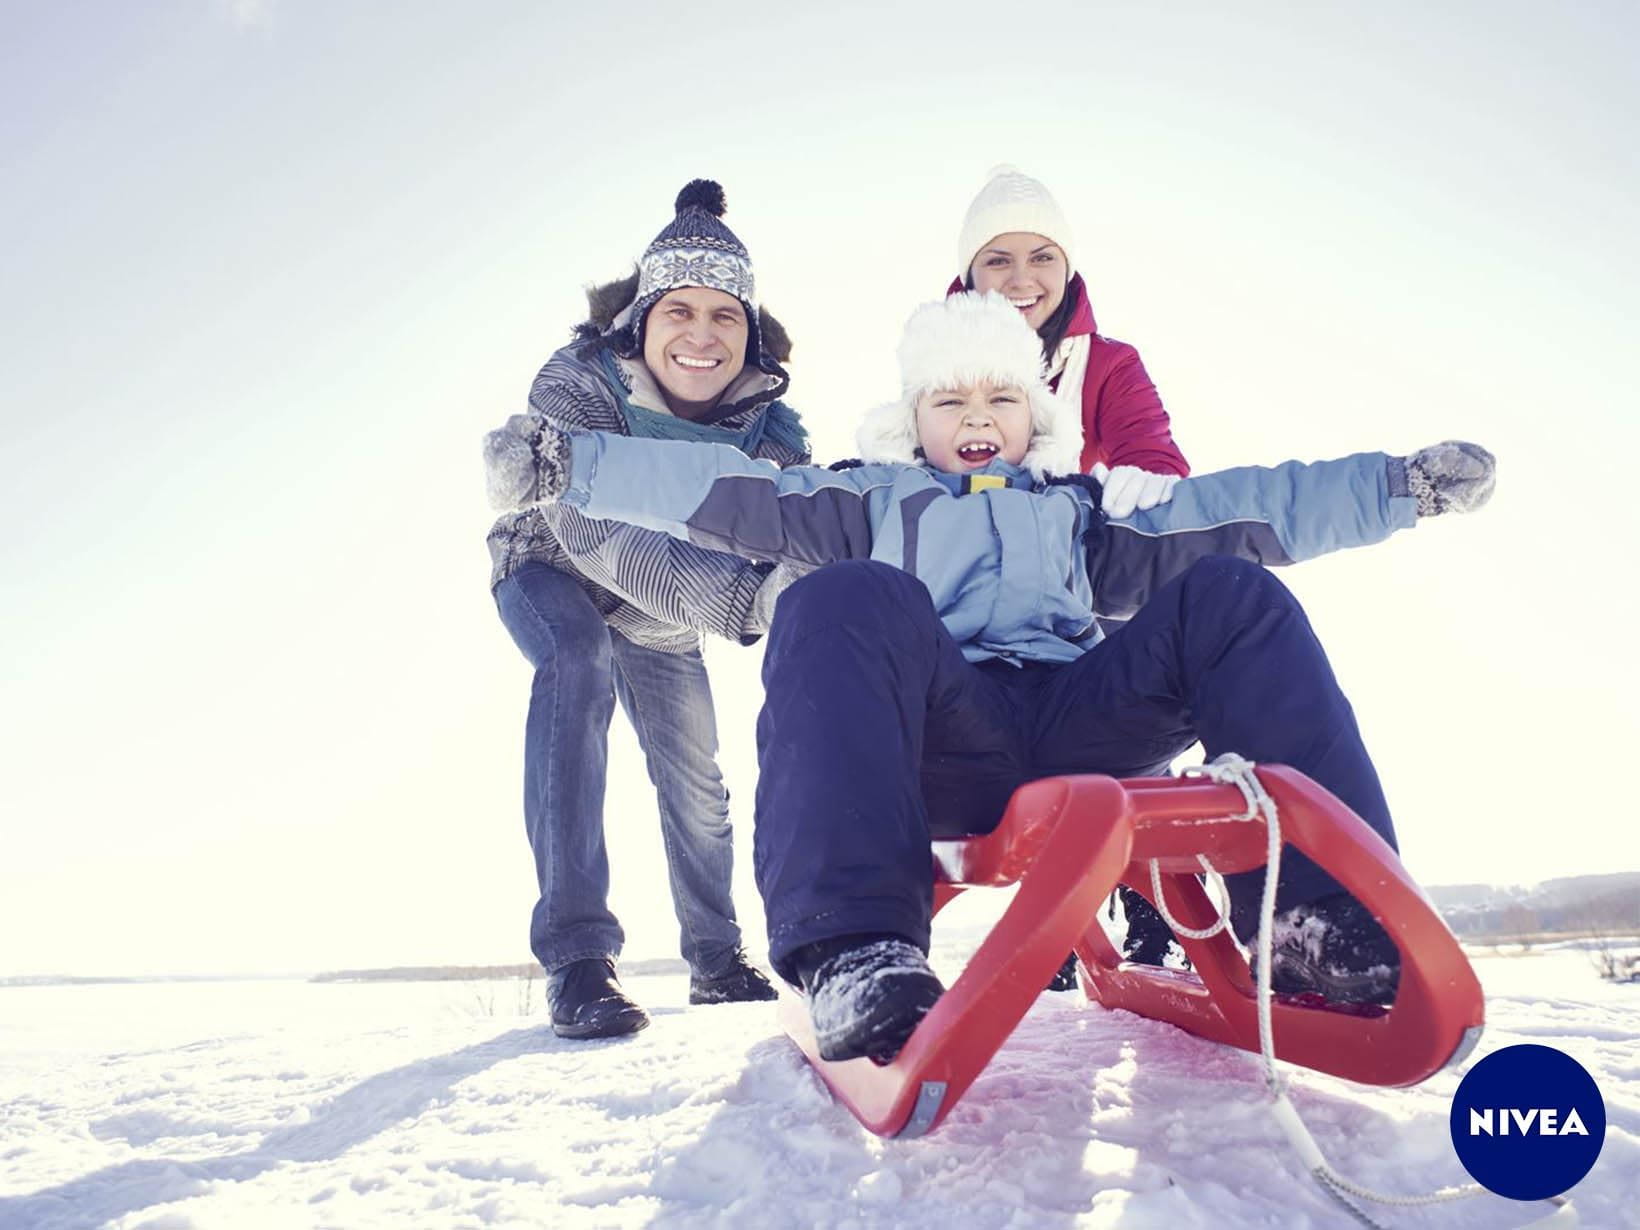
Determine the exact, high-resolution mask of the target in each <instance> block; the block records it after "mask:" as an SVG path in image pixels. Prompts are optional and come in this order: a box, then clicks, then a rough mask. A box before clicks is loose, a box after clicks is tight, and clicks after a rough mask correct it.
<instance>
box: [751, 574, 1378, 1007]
mask: <svg viewBox="0 0 1640 1230" xmlns="http://www.w3.org/2000/svg"><path fill="white" fill-rule="evenodd" d="M763 683H764V689H765V699H764V705H763V711H762V714H761V715H760V716H759V718H758V726H757V743H758V761H759V773H758V783H757V815H756V833H755V838H754V842H753V846H754V857H755V862H756V871H757V885H758V890H759V891H760V892H761V893H762V895H763V903H764V907H765V911H766V916H767V919H768V926H769V945H770V957H771V960H772V962H773V964H774V966H775V968H776V969H777V970H779V971H780V972H781V973H782V974H783V975H786V976H788V977H789V974H790V969H789V965H788V963H787V958H788V957H789V956H790V954H791V953H792V952H793V951H794V950H795V949H797V948H799V947H801V946H803V945H804V944H808V943H812V942H813V941H815V940H821V939H829V938H832V937H834V936H840V935H850V934H854V933H860V932H889V933H893V934H896V935H901V936H904V937H905V938H906V939H909V940H911V941H912V942H913V943H916V944H920V945H922V946H923V947H924V948H925V949H926V948H927V945H928V935H929V919H930V915H931V912H932V908H933V897H932V877H931V872H930V867H931V863H930V858H929V848H928V846H929V840H930V838H931V837H942V836H955V835H959V834H963V833H983V832H989V831H990V830H991V829H993V828H995V827H996V825H997V823H998V822H999V821H1000V820H1001V818H1002V813H1003V810H1004V808H1005V807H1006V805H1007V802H1008V798H1009V796H1010V795H1011V794H1012V793H1013V791H1014V789H1015V787H1017V786H1019V785H1020V784H1022V783H1024V782H1027V781H1030V780H1032V779H1033V778H1038V777H1047V776H1051V775H1054V774H1060V773H1106V774H1110V775H1112V776H1115V777H1124V776H1137V775H1143V774H1147V773H1155V772H1159V771H1164V770H1165V766H1166V765H1167V763H1168V762H1169V761H1170V760H1172V759H1173V757H1175V756H1177V755H1178V754H1179V753H1181V752H1183V751H1184V750H1185V749H1186V748H1188V747H1189V746H1190V745H1191V744H1192V743H1194V742H1196V741H1197V740H1198V739H1199V740H1200V741H1201V743H1202V745H1203V747H1204V749H1205V751H1206V753H1207V756H1208V757H1209V758H1212V757H1214V756H1217V755H1218V754H1220V753H1221V752H1239V753H1240V754H1241V755H1243V756H1245V757H1246V758H1247V759H1249V760H1252V761H1258V762H1266V763H1273V764H1286V765H1291V766H1292V767H1293V768H1295V769H1298V770H1299V771H1300V772H1302V773H1305V774H1307V775H1308V776H1310V777H1311V778H1313V779H1314V780H1315V781H1317V782H1318V783H1320V784H1321V785H1322V786H1325V787H1326V788H1327V789H1328V790H1330V791H1332V793H1333V794H1335V795H1336V796H1338V798H1339V799H1341V800H1343V802H1344V803H1346V804H1347V805H1348V806H1349V807H1351V808H1352V809H1353V810H1354V811H1355V812H1356V814H1357V815H1359V816H1360V817H1361V818H1362V819H1364V820H1365V821H1366V822H1367V823H1368V824H1370V825H1371V826H1372V827H1373V828H1374V829H1375V830H1376V831H1377V832H1378V833H1379V834H1380V835H1381V836H1383V837H1384V839H1385V840H1387V841H1389V842H1390V844H1391V845H1394V843H1395V834H1394V829H1393V827H1392V825H1391V823H1390V817H1389V807H1388V805H1387V803H1386V802H1385V800H1384V795H1383V790H1382V789H1381V788H1380V786H1379V784H1378V775H1377V773H1376V771H1375V770H1374V769H1373V767H1372V762H1371V760H1370V759H1368V757H1367V751H1366V748H1365V747H1364V746H1363V744H1362V742H1361V734H1360V731H1359V730H1358V729H1357V728H1356V724H1355V716H1354V714H1353V713H1352V712H1351V710H1350V706H1349V702H1348V701H1347V700H1345V698H1344V694H1343V693H1342V692H1341V691H1340V690H1339V687H1338V683H1337V681H1336V680H1335V679H1334V678H1333V673H1332V668H1331V667H1330V666H1329V665H1328V663H1327V657H1326V654H1325V653H1324V652H1323V651H1322V648H1321V644H1320V642H1318V641H1317V640H1316V638H1315V633H1314V632H1312V631H1311V629H1310V623H1309V620H1308V619H1307V618H1306V617H1305V615H1304V611H1303V609H1302V608H1301V607H1300V606H1299V604H1298V600H1297V599H1295V598H1294V597H1293V596H1292V594H1291V593H1289V592H1288V590H1287V588H1286V587H1285V586H1284V585H1282V584H1281V582H1280V581H1278V580H1276V578H1275V577H1274V576H1272V575H1271V574H1270V573H1269V572H1267V571H1266V570H1265V569H1264V568H1262V567H1260V566H1259V565H1256V564H1251V563H1247V562H1245V561H1241V560H1234V559H1224V558H1211V559H1206V560H1202V561H1200V562H1198V563H1196V564H1194V565H1192V566H1191V567H1190V568H1189V569H1188V570H1187V571H1186V572H1185V573H1184V574H1183V575H1182V576H1180V577H1178V578H1177V579H1175V580H1173V581H1171V582H1169V583H1168V584H1167V585H1165V586H1163V587H1162V588H1161V589H1159V590H1158V591H1157V592H1156V594H1155V595H1154V596H1153V597H1152V598H1151V600H1150V601H1149V602H1148V603H1146V604H1145V606H1144V607H1143V608H1142V609H1141V610H1140V611H1139V613H1138V614H1137V615H1135V616H1134V618H1133V619H1132V620H1131V621H1130V622H1129V623H1128V624H1127V626H1126V627H1125V628H1123V629H1121V630H1120V631H1119V632H1117V633H1116V634H1115V635H1114V636H1111V637H1109V638H1108V639H1106V640H1104V641H1101V642H1100V643H1099V644H1097V645H1095V646H1094V647H1093V648H1092V649H1090V650H1089V651H1088V652H1087V653H1085V654H1084V655H1082V657H1080V658H1078V659H1077V660H1076V661H1074V662H1069V663H1063V664H1054V665H1050V664H1044V663H1026V664H1024V665H1016V664H1014V663H1012V662H1007V661H1001V660H990V661H986V662H981V663H977V664H976V663H972V662H969V661H967V660H966V659H965V658H964V657H963V656H962V651H961V650H960V649H959V648H958V647H957V645H956V643H955V642H954V641H953V640H952V638H951V635H950V634H949V633H948V632H947V631H946V630H945V627H944V625H943V624H941V622H940V620H939V616H938V615H937V614H936V612H935V610H934V604H933V601H932V599H931V598H930V597H929V594H928V590H927V589H926V588H925V587H924V586H923V584H922V582H920V581H918V580H917V579H916V578H915V577H913V576H911V575H910V574H909V573H906V572H902V571H900V570H899V569H896V568H892V567H890V566H888V565H886V564H879V563H875V562H871V561H850V562H847V563H839V564H831V565H828V566H826V567H824V568H821V569H819V570H818V571H816V572H814V573H811V574H810V575H808V576H806V577H804V578H802V579H801V580H799V581H796V582H794V583H793V584H792V585H791V587H790V588H789V589H788V590H787V591H786V592H785V593H784V594H783V595H782V596H781V598H780V601H779V604H778V606H777V607H776V611H775V617H774V621H773V626H772V628H771V629H770V632H769V643H768V647H767V651H766V653H765V656H764V661H763ZM1230 881H1231V892H1232V900H1233V902H1234V906H1235V908H1234V915H1233V921H1234V923H1235V926H1236V929H1237V931H1238V932H1239V933H1240V934H1242V935H1243V936H1246V935H1250V934H1251V933H1252V931H1253V930H1254V929H1255V928H1256V922H1257V907H1258V897H1259V893H1260V891H1261V890H1262V886H1263V872H1262V871H1257V872H1249V873H1245V874H1243V875H1238V876H1232V877H1230ZM1338 888H1339V886H1338V885H1337V883H1336V882H1335V881H1334V880H1333V879H1332V878H1331V877H1330V876H1328V875H1326V873H1324V872H1322V871H1321V870H1320V868H1318V867H1317V866H1316V865H1315V864H1314V863H1312V862H1310V861H1309V860H1308V859H1306V858H1304V856H1302V855H1301V854H1299V853H1298V852H1297V851H1296V850H1293V849H1291V848H1290V847H1289V848H1288V850H1287V851H1285V852H1284V854H1283V857H1282V864H1281V885H1280V889H1279V895H1278V899H1277V907H1278V908H1279V909H1286V908H1289V907H1290V906H1293V905H1297V904H1299V903H1301V902H1306V901H1312V900H1314V899H1316V898H1317V897H1321V896H1325V895H1326V894H1328V893H1331V892H1336V891H1338Z"/></svg>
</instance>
